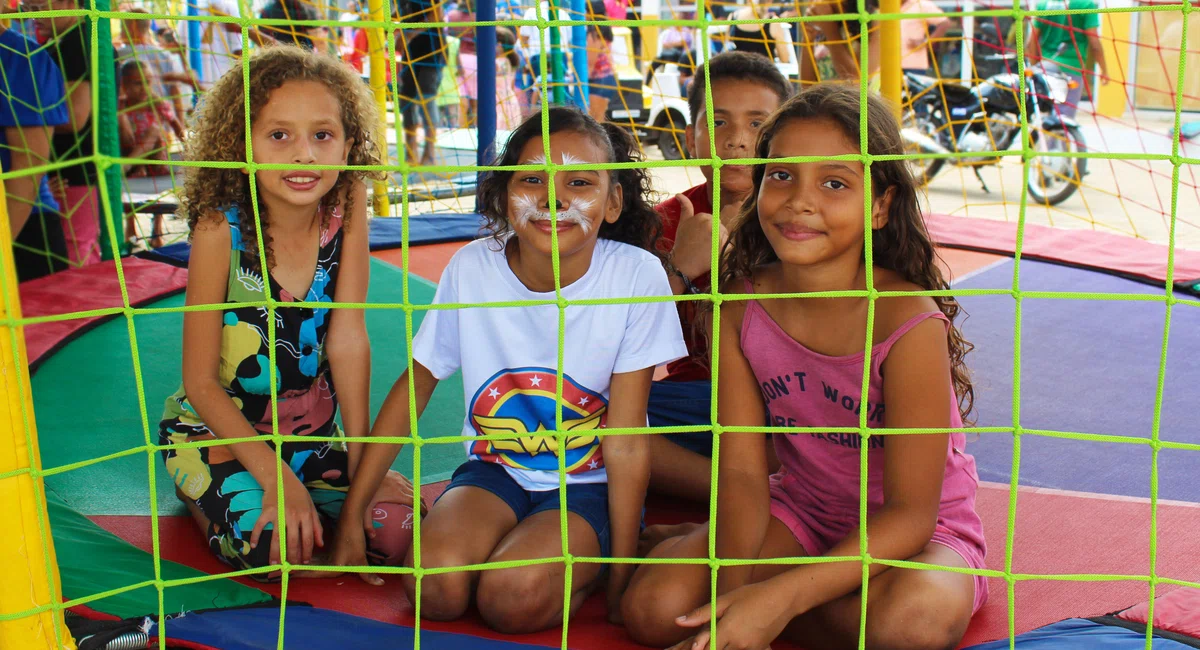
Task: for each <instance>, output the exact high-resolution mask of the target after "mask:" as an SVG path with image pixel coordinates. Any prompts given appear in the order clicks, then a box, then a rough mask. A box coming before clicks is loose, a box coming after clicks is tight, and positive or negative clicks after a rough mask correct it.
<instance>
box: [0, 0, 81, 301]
mask: <svg viewBox="0 0 1200 650" xmlns="http://www.w3.org/2000/svg"><path fill="white" fill-rule="evenodd" d="M0 70H3V71H4V76H3V77H0V171H3V172H6V173H8V172H18V171H21V170H23V169H31V168H34V167H41V166H42V165H45V164H46V163H48V162H49V160H50V141H51V137H52V131H53V129H54V128H55V127H57V126H59V125H62V124H66V123H67V121H68V117H69V116H68V113H67V107H66V105H65V104H64V102H63V79H62V72H60V71H59V69H58V66H57V65H55V64H54V60H53V59H52V58H51V57H50V55H49V54H48V53H46V52H45V51H41V50H39V49H38V46H37V43H34V42H33V41H32V40H30V39H28V38H26V37H25V36H23V35H22V34H21V33H19V32H17V31H16V30H13V29H9V28H6V27H5V26H4V25H3V24H0ZM4 189H5V196H4V208H5V210H6V211H7V213H8V226H9V230H10V231H11V234H12V238H13V259H14V262H15V263H16V269H15V273H16V276H17V279H18V281H21V282H24V281H26V280H32V279H34V278H37V277H41V276H43V275H48V274H50V273H53V272H55V271H59V270H62V269H63V268H65V265H64V263H63V260H65V259H66V257H67V246H66V241H65V240H64V238H63V229H62V223H61V222H60V221H59V218H58V215H57V211H58V204H57V203H56V202H55V200H54V195H53V194H51V193H50V188H49V186H48V185H47V183H46V178H45V175H44V174H30V175H28V176H14V177H12V178H9V179H8V180H6V181H4ZM5 272H6V273H11V272H13V270H8V269H5Z"/></svg>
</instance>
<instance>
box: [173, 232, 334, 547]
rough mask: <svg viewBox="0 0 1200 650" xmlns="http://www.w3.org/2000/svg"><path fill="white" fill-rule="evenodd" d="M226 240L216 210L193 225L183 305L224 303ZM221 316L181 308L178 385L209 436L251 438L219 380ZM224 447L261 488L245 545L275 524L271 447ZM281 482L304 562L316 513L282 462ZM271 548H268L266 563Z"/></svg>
mask: <svg viewBox="0 0 1200 650" xmlns="http://www.w3.org/2000/svg"><path fill="white" fill-rule="evenodd" d="M230 241H231V239H230V233H229V224H228V223H227V222H226V221H225V219H224V218H222V217H221V216H220V215H218V214H213V215H209V216H208V217H207V218H204V219H202V220H201V221H200V223H198V224H197V226H196V228H195V230H194V232H193V233H192V253H191V258H190V259H189V260H188V284H187V299H186V304H187V305H189V306H191V305H214V304H221V303H223V302H225V293H226V288H227V283H228V279H229V250H230ZM223 316H224V313H223V312H222V311H220V310H206V311H189V312H185V313H184V315H183V390H184V392H185V393H186V394H187V397H188V401H189V402H190V403H191V405H192V407H193V408H194V409H195V410H196V415H198V416H199V417H200V420H201V421H203V422H204V423H205V425H206V426H208V428H209V429H210V430H211V431H212V432H213V435H215V436H216V437H218V438H221V439H223V440H229V439H233V438H251V437H254V436H257V435H258V431H256V430H255V429H254V427H253V426H251V425H250V422H249V421H248V420H247V419H246V417H245V416H244V415H243V414H242V412H241V411H240V410H239V409H238V407H237V406H236V405H235V404H234V403H233V400H232V399H231V398H230V397H229V394H228V393H226V392H225V389H224V388H223V387H222V385H221V381H220V366H221V333H222V329H223V327H224V325H223ZM228 449H229V451H230V452H231V453H232V454H233V456H234V458H236V459H237V460H238V462H239V463H241V464H242V467H245V468H246V471H248V472H250V474H251V476H253V477H254V480H255V481H257V482H258V484H259V485H260V486H262V488H263V500H262V503H263V507H262V515H261V516H260V517H259V519H258V522H257V523H256V524H255V526H254V531H253V533H252V535H251V539H250V543H251V545H252V546H255V545H257V544H258V539H259V535H260V534H261V533H262V531H263V529H264V527H265V526H266V525H267V524H268V523H274V524H278V518H279V517H278V512H277V505H278V504H277V502H276V498H277V497H278V496H279V495H278V494H277V483H276V475H275V452H274V451H272V450H271V448H270V447H268V446H267V444H266V443H265V442H262V441H254V442H244V443H238V444H232V445H229V446H228ZM283 483H284V495H283V497H284V500H285V505H286V507H287V521H288V531H287V532H288V540H287V541H288V544H287V548H288V559H289V560H290V561H293V562H298V561H303V562H307V561H308V560H310V559H311V558H312V545H313V542H314V541H315V542H316V544H317V545H318V546H323V545H324V537H323V536H322V530H321V524H320V518H319V516H318V515H317V512H316V509H315V508H314V507H313V503H312V498H311V497H310V496H309V495H308V490H307V489H305V487H304V485H303V484H302V483H300V480H299V479H297V478H296V475H295V474H294V473H293V472H292V471H291V469H289V468H288V466H287V465H283ZM276 530H278V526H276ZM278 542H279V536H278V535H273V536H272V545H273V546H274V545H276V544H278ZM275 553H276V551H275V549H273V552H272V556H273V557H272V563H274V561H275V559H274V555H275Z"/></svg>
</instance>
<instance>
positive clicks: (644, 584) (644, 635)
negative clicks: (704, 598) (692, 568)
mask: <svg viewBox="0 0 1200 650" xmlns="http://www.w3.org/2000/svg"><path fill="white" fill-rule="evenodd" d="M655 569H656V567H653V566H650V567H643V568H642V569H641V570H643V571H647V572H648V573H647V574H646V575H644V576H642V579H640V580H637V581H635V582H634V583H632V584H631V585H630V587H629V589H628V590H626V591H625V595H624V597H622V598H621V617H622V619H623V620H624V622H625V629H626V630H628V631H629V636H630V637H632V638H633V640H634V641H637V642H638V643H641V644H642V645H648V646H654V647H660V648H665V647H667V646H669V645H671V644H673V643H676V642H677V641H679V640H680V639H681V638H683V637H684V636H687V635H686V634H685V630H684V628H681V627H679V626H678V625H676V623H675V619H676V617H678V616H681V615H683V614H687V613H688V612H690V611H692V610H693V609H695V608H696V607H698V606H699V605H700V604H701V603H699V602H698V601H699V600H700V598H699V597H698V596H697V594H694V593H691V592H690V590H689V589H688V588H687V587H686V586H685V585H684V584H683V583H682V582H681V581H678V580H671V579H670V578H669V576H666V575H665V574H664V572H663V571H661V570H655Z"/></svg>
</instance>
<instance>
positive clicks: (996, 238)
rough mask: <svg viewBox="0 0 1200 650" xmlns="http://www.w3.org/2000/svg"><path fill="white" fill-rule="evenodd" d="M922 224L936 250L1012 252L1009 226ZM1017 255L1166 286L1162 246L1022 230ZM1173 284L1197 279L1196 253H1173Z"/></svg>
mask: <svg viewBox="0 0 1200 650" xmlns="http://www.w3.org/2000/svg"><path fill="white" fill-rule="evenodd" d="M925 223H926V224H927V225H928V227H929V232H930V234H931V235H932V236H933V240H934V241H935V242H936V243H937V244H938V245H939V246H951V247H959V248H969V249H973V250H979V251H987V252H992V253H1003V254H1006V255H1011V254H1012V253H1013V251H1014V250H1016V242H1017V224H1016V223H1015V222H1008V221H995V220H991V219H967V218H963V217H952V216H949V215H944V214H929V215H925ZM1021 254H1022V255H1023V256H1026V257H1029V258H1035V259H1040V260H1045V261H1048V262H1060V263H1064V264H1070V265H1072V266H1080V267H1086V268H1092V269H1097V270H1101V271H1106V272H1116V273H1118V274H1120V275H1125V276H1129V277H1134V278H1140V279H1143V280H1152V281H1155V282H1166V279H1167V247H1166V246H1162V245H1159V244H1153V243H1150V242H1148V241H1145V240H1141V239H1134V238H1133V237H1129V236H1126V235H1119V234H1114V233H1108V232H1102V231H1097V230H1079V229H1065V228H1050V227H1047V226H1038V225H1033V224H1026V226H1025V236H1024V239H1023V240H1022V245H1021ZM1174 279H1175V281H1176V282H1178V283H1183V282H1187V281H1194V280H1197V279H1200V251H1189V250H1182V249H1176V250H1175V278H1174Z"/></svg>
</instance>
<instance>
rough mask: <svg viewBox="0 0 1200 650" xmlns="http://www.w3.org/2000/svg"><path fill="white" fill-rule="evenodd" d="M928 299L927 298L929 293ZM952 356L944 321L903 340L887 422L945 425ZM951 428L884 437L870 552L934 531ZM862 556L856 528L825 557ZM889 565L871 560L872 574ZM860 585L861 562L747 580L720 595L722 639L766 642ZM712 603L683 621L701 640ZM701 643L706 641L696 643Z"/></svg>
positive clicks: (895, 549) (890, 384)
mask: <svg viewBox="0 0 1200 650" xmlns="http://www.w3.org/2000/svg"><path fill="white" fill-rule="evenodd" d="M924 300H928V299H924ZM949 359H950V354H949V350H948V348H947V343H946V329H945V325H944V324H943V323H942V322H941V321H939V320H934V319H929V320H928V321H925V322H924V323H922V324H920V325H918V326H917V327H915V328H914V329H913V330H912V331H910V332H909V333H908V334H906V335H905V336H904V337H903V338H901V339H900V341H898V342H897V343H896V345H895V347H893V348H892V350H891V352H890V353H889V354H888V358H887V360H886V361H885V362H884V364H883V377H884V380H883V383H884V386H883V392H884V400H885V403H886V404H887V405H888V409H887V413H886V416H885V418H886V421H885V424H886V426H887V427H888V428H905V429H907V428H948V427H949V426H950V418H949V415H950V413H951V409H952V408H957V405H956V404H954V400H953V398H952V392H951V383H950V361H949ZM947 437H948V436H947V434H923V435H908V434H901V435H891V436H888V437H887V438H886V441H887V444H886V446H885V448H884V449H885V452H884V459H885V461H884V462H885V467H886V468H887V469H886V470H885V472H884V478H883V492H884V502H883V506H882V507H881V508H880V509H879V510H877V511H876V512H875V513H874V514H872V515H871V516H870V517H869V518H868V519H867V537H868V541H869V546H868V552H869V553H870V555H871V557H873V558H878V559H887V560H906V559H908V558H910V557H912V556H914V555H916V554H917V553H920V552H921V551H922V550H923V549H924V548H925V546H926V545H928V544H929V540H930V539H931V538H932V537H933V531H934V527H935V526H936V524H937V514H938V505H939V502H940V500H941V492H942V477H943V474H944V473H945V466H946V451H947V448H948V440H947ZM858 554H859V535H858V530H857V529H856V530H854V531H853V532H852V533H851V534H849V535H847V536H846V538H845V539H843V540H842V541H841V542H839V543H838V544H836V545H835V546H834V547H833V548H832V549H830V550H829V552H828V553H826V556H829V557H833V556H855V555H858ZM887 568H888V567H886V566H884V565H880V564H872V565H871V567H870V575H872V576H875V575H878V574H879V573H880V572H882V571H884V570H886V569H887ZM861 586H862V564H860V563H859V562H857V561H846V562H829V563H822V564H810V565H804V566H799V567H797V568H795V569H791V570H789V571H786V572H784V573H782V574H780V575H778V576H776V577H774V578H771V579H770V580H767V581H765V582H761V583H757V584H753V585H749V586H746V587H743V588H741V589H739V590H737V591H734V592H731V593H729V594H725V595H724V596H721V597H720V598H718V599H717V607H716V610H717V615H718V616H719V618H720V620H719V621H718V625H719V627H720V628H721V629H720V630H719V631H718V635H722V637H721V638H722V639H723V643H726V644H729V643H731V642H733V641H734V640H735V639H736V641H737V643H741V644H743V645H734V646H732V647H765V646H766V645H767V644H769V643H770V642H771V641H773V640H774V639H775V638H776V637H778V636H779V634H780V633H781V632H782V631H783V629H784V627H785V626H786V625H787V624H788V622H789V621H791V620H792V619H793V618H795V617H796V616H799V615H801V614H804V613H805V612H808V611H809V610H811V609H813V608H815V607H817V606H819V605H822V604H825V603H828V602H830V601H832V600H834V599H836V598H840V597H841V596H845V595H846V594H849V593H851V592H853V591H854V590H856V589H859V588H860V587H861ZM710 612H711V609H710V606H707V605H706V606H704V607H701V608H699V609H697V610H696V611H694V612H692V613H691V614H689V615H688V616H687V617H686V618H685V619H684V620H683V621H682V622H681V624H682V625H685V626H688V627H699V628H701V632H700V633H699V634H698V635H697V641H698V642H701V641H703V642H706V641H707V639H708V629H707V622H708V618H709V614H710ZM697 647H703V645H700V646H697Z"/></svg>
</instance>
